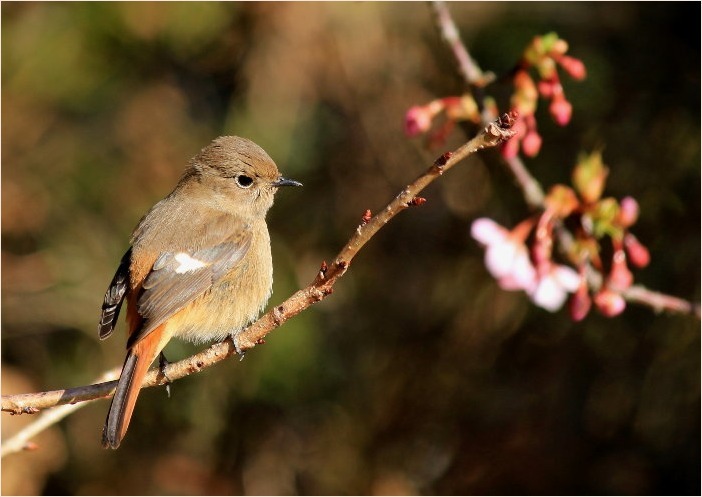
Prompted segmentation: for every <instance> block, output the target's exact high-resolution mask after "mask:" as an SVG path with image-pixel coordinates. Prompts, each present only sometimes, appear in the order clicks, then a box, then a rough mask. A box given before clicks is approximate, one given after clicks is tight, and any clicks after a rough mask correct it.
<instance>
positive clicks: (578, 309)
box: [569, 277, 592, 321]
mask: <svg viewBox="0 0 702 497" xmlns="http://www.w3.org/2000/svg"><path fill="white" fill-rule="evenodd" d="M591 305H592V299H591V298H590V294H589V292H588V288H587V281H586V280H585V278H584V277H581V281H580V285H579V286H578V289H577V291H576V292H575V293H574V294H573V296H572V297H571V298H570V302H569V310H570V317H571V318H572V319H573V321H582V320H583V319H585V316H587V313H588V312H590V306H591Z"/></svg>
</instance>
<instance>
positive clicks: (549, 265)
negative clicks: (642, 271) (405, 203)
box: [471, 152, 650, 321]
mask: <svg viewBox="0 0 702 497" xmlns="http://www.w3.org/2000/svg"><path fill="white" fill-rule="evenodd" d="M607 175H608V168H607V167H606V166H605V165H604V164H603V162H602V156H601V154H600V153H599V152H594V153H591V154H589V155H583V156H581V157H580V159H579V161H578V163H577V165H576V166H575V169H574V170H573V177H572V184H573V188H571V187H569V186H566V185H555V186H553V187H552V188H551V190H550V191H549V193H548V195H547V196H546V200H545V202H544V205H545V208H544V210H543V211H542V212H540V213H539V214H538V215H537V216H534V217H530V218H527V219H525V220H524V221H522V222H521V223H519V224H518V225H517V226H516V227H515V228H513V229H511V230H509V229H507V228H505V227H502V226H500V225H499V224H497V223H496V222H495V221H493V220H491V219H488V218H480V219H477V220H475V221H474V222H473V224H472V227H471V234H472V236H473V238H475V239H476V240H477V241H478V242H480V243H481V244H482V245H484V246H485V247H486V250H485V265H486V267H487V269H488V271H489V272H490V273H491V274H492V276H493V277H495V278H496V279H497V282H498V284H499V285H500V287H501V288H503V289H505V290H522V291H524V292H526V293H527V295H529V297H530V298H531V300H532V301H533V302H534V303H535V304H536V305H538V306H540V307H542V308H544V309H547V310H549V311H552V312H554V311H556V310H558V309H560V308H561V307H562V306H563V304H564V303H565V302H566V300H567V299H568V295H569V294H571V298H570V305H569V309H570V315H571V317H572V318H573V319H574V320H576V321H579V320H581V319H583V318H584V317H585V316H586V315H587V314H588V312H589V311H590V308H591V307H592V305H593V303H594V305H595V307H596V308H597V309H598V310H599V311H600V312H601V313H602V314H604V315H605V316H616V315H617V314H619V313H621V312H622V311H623V310H624V308H625V307H626V301H625V300H624V297H623V295H622V293H623V292H624V291H625V290H626V289H627V288H629V287H630V286H631V285H632V282H633V275H632V272H631V270H630V266H631V267H636V268H641V267H644V266H646V265H647V264H648V263H649V261H650V255H649V252H648V249H647V248H646V247H645V246H644V245H643V244H641V242H639V240H638V239H637V238H636V237H635V236H634V235H633V234H632V233H631V232H630V231H629V228H630V227H631V226H632V225H633V224H634V223H635V222H636V220H637V218H638V203H637V202H636V200H635V199H633V198H632V197H625V198H623V199H621V200H620V201H617V200H616V199H614V198H611V197H606V198H602V192H603V189H604V185H605V180H606V178H607ZM566 223H567V224H568V225H569V226H575V228H574V230H573V232H574V235H575V236H574V240H573V241H572V243H569V244H568V245H567V250H563V252H564V253H565V256H566V258H567V259H568V260H569V261H570V262H571V264H573V266H575V268H577V269H574V268H573V267H572V266H569V265H565V264H561V263H559V262H556V260H555V258H554V253H553V252H554V251H553V248H554V246H555V245H558V244H559V238H558V236H557V235H558V231H559V230H561V229H562V228H563V226H564V224H566ZM561 248H565V247H561ZM610 252H611V254H610ZM603 254H608V255H607V257H606V258H605V256H604V255H603ZM593 274H596V275H598V276H599V278H593Z"/></svg>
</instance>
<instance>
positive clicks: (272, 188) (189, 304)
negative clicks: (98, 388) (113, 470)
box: [98, 136, 302, 449]
mask: <svg viewBox="0 0 702 497" xmlns="http://www.w3.org/2000/svg"><path fill="white" fill-rule="evenodd" d="M284 186H302V184H301V183H300V182H298V181H295V180H291V179H287V178H284V177H282V176H281V174H280V172H279V171H278V167H277V166H276V164H275V162H274V161H273V159H271V158H270V156H269V155H268V154H267V153H266V152H265V151H264V150H263V149H262V148H261V147H259V146H258V145H256V144H255V143H254V142H253V141H251V140H249V139H247V138H242V137H238V136H220V137H218V138H216V139H214V140H213V141H212V142H211V143H210V144H208V145H207V146H205V147H204V148H203V149H202V150H201V151H200V152H199V153H198V154H197V155H195V156H194V157H193V158H192V159H191V160H190V161H189V162H188V164H187V166H186V168H185V171H184V172H183V174H182V176H181V178H180V180H179V181H178V183H177V185H176V186H175V188H174V189H173V191H172V192H171V193H170V194H168V195H167V196H166V197H165V198H163V199H162V200H161V201H159V202H158V203H156V204H155V205H154V206H153V207H152V208H151V209H150V210H149V211H148V212H147V213H146V214H145V215H144V216H143V217H142V219H141V220H140V221H139V223H138V224H137V226H136V228H135V229H134V231H133V233H132V235H131V239H130V247H129V249H128V250H127V251H126V253H125V254H124V256H123V257H122V259H121V261H120V263H119V265H118V267H117V270H116V272H115V275H114V277H113V279H112V281H111V282H110V285H109V287H108V289H107V291H106V292H105V297H104V300H103V304H102V310H101V314H100V321H99V324H98V334H99V336H100V338H101V339H106V338H108V337H109V336H110V335H112V333H113V331H114V329H115V326H116V324H117V319H118V317H119V314H120V309H121V307H122V304H123V303H124V301H125V299H126V322H127V343H126V348H127V354H126V358H125V360H124V364H123V366H122V370H121V373H120V377H119V380H118V382H117V387H116V389H115V393H114V396H113V398H112V402H111V404H110V408H109V411H108V413H107V418H106V420H105V426H104V428H103V432H102V445H103V447H105V448H113V449H116V448H118V447H119V445H120V443H121V442H122V440H123V438H124V436H125V434H126V432H127V429H128V427H129V423H130V420H131V418H132V414H133V411H134V406H135V404H136V401H137V397H138V395H139V391H140V389H141V384H142V382H143V379H144V377H145V375H146V373H147V371H148V369H149V366H150V365H151V363H152V362H153V361H154V360H155V359H156V358H157V357H159V356H160V357H163V355H162V354H163V353H162V351H163V348H164V347H165V346H166V344H167V343H168V342H169V341H170V340H171V339H172V338H174V337H177V338H180V339H185V340H188V341H192V342H195V343H205V342H212V341H220V340H223V339H225V338H227V337H230V336H231V337H232V338H233V339H234V343H235V344H236V334H237V333H239V332H240V331H241V330H242V329H243V328H244V327H245V326H246V325H247V324H249V323H251V322H252V321H254V320H255V319H256V318H257V317H258V315H259V314H260V313H261V312H262V311H263V309H264V308H265V306H266V303H267V302H268V299H269V298H270V295H271V292H272V286H273V264H272V257H271V247H270V235H269V232H268V226H267V224H266V213H267V212H268V210H269V209H270V208H271V207H272V205H273V200H274V195H275V193H276V192H277V191H278V189H279V188H280V187H284Z"/></svg>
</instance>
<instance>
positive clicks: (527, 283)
mask: <svg viewBox="0 0 702 497" xmlns="http://www.w3.org/2000/svg"><path fill="white" fill-rule="evenodd" d="M471 236H472V237H473V238H474V239H476V240H477V241H478V242H480V243H481V244H483V245H485V246H486V249H485V266H486V267H487V269H488V271H489V272H490V274H492V276H493V277H494V278H495V279H497V283H498V284H499V285H500V287H501V288H502V289H504V290H525V291H531V290H532V289H533V288H534V285H535V283H536V270H535V269H534V266H533V265H532V264H531V260H530V259H529V250H528V249H527V247H526V245H525V244H524V240H523V239H522V238H521V237H520V236H519V235H517V234H515V233H514V232H511V231H509V230H508V229H506V228H504V227H502V226H500V225H499V224H497V223H496V222H495V221H493V220H492V219H488V218H480V219H476V220H475V221H474V222H473V224H472V226H471Z"/></svg>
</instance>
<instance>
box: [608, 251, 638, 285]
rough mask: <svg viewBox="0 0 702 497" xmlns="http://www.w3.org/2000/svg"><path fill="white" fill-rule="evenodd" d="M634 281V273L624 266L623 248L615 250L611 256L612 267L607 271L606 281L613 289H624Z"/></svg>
mask: <svg viewBox="0 0 702 497" xmlns="http://www.w3.org/2000/svg"><path fill="white" fill-rule="evenodd" d="M633 282H634V275H632V274H631V271H629V268H628V267H627V266H626V254H625V253H624V251H623V250H621V249H620V250H617V251H615V252H614V256H613V257H612V269H610V271H609V277H608V278H607V283H608V284H609V286H610V287H611V288H612V289H613V290H619V291H621V290H626V289H627V288H629V287H630V286H631V284H632V283H633Z"/></svg>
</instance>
